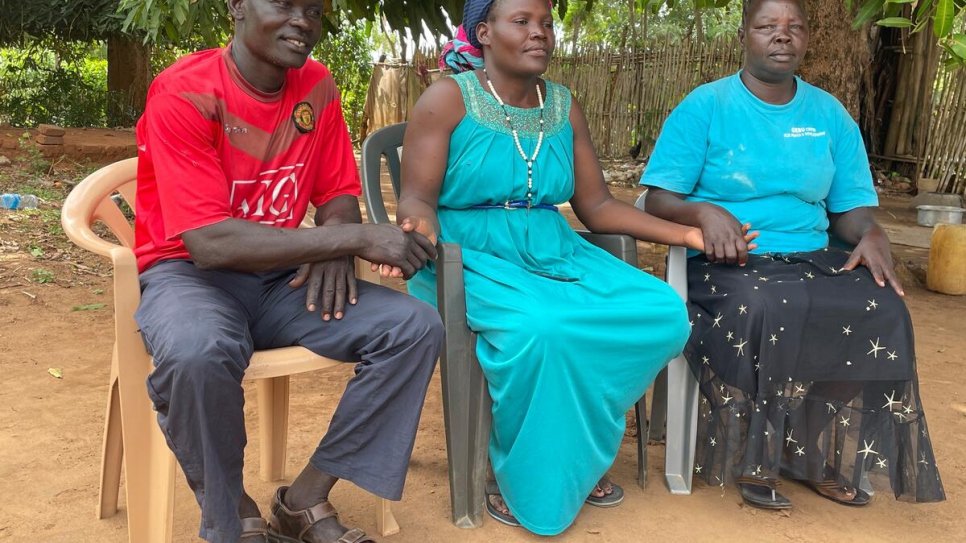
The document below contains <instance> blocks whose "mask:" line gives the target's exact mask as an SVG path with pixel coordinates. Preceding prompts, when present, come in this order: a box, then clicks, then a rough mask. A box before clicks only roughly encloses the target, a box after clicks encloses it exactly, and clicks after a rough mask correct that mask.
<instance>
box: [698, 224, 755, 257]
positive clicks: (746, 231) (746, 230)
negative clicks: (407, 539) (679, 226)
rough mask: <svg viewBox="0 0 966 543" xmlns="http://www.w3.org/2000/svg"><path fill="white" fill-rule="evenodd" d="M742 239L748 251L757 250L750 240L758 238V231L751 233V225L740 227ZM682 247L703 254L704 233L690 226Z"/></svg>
mask: <svg viewBox="0 0 966 543" xmlns="http://www.w3.org/2000/svg"><path fill="white" fill-rule="evenodd" d="M741 233H742V237H743V238H744V240H745V245H746V246H747V247H748V250H749V251H753V250H755V249H756V248H758V244H757V243H752V240H754V239H755V238H757V237H758V231H757V230H755V231H754V232H752V231H751V223H745V224H744V225H742V226H741ZM684 246H685V247H687V248H688V249H694V250H696V251H701V252H702V253H703V252H704V232H702V231H701V229H700V228H697V227H694V226H691V227H688V230H687V232H685V233H684Z"/></svg>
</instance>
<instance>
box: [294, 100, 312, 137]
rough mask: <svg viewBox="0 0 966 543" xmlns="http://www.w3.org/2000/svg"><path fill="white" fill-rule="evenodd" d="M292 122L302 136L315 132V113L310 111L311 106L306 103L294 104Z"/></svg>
mask: <svg viewBox="0 0 966 543" xmlns="http://www.w3.org/2000/svg"><path fill="white" fill-rule="evenodd" d="M292 122H294V123H295V128H298V129H299V132H301V133H303V134H306V133H308V132H311V131H313V130H315V112H314V111H312V104H310V103H308V102H299V103H298V104H295V109H294V110H293V111H292Z"/></svg>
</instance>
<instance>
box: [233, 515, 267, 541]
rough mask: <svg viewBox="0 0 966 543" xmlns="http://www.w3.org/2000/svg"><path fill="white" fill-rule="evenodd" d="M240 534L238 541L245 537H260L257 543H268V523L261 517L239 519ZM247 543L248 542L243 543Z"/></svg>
mask: <svg viewBox="0 0 966 543" xmlns="http://www.w3.org/2000/svg"><path fill="white" fill-rule="evenodd" d="M241 527H242V534H241V537H240V538H239V540H242V539H245V538H246V537H252V536H261V538H260V539H258V541H259V542H261V541H264V542H265V543H268V522H266V521H265V519H263V518H262V517H249V518H243V519H241ZM245 543H248V542H245Z"/></svg>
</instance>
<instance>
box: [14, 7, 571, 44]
mask: <svg viewBox="0 0 966 543" xmlns="http://www.w3.org/2000/svg"><path fill="white" fill-rule="evenodd" d="M0 1H6V0H0ZM323 1H324V2H325V7H326V18H325V20H324V25H325V28H324V30H325V31H326V32H328V33H330V34H335V33H336V32H338V30H339V28H340V25H341V24H342V22H343V21H347V22H349V23H355V22H357V21H363V20H364V21H376V20H378V18H379V17H385V18H386V21H387V22H388V23H389V26H390V27H391V28H393V29H394V30H404V29H411V30H412V33H413V34H414V35H419V34H420V32H421V30H422V29H423V28H424V27H425V28H427V29H429V31H430V32H433V33H437V34H446V35H450V34H451V32H452V28H451V27H450V24H451V23H450V22H448V21H447V16H448V17H449V20H452V21H458V20H460V19H462V15H463V0H427V1H422V0H419V1H417V0H378V1H373V0H323ZM555 4H556V6H557V9H558V11H559V13H560V14H561V15H562V14H564V13H566V11H567V1H566V0H559V1H558V2H555ZM118 11H119V12H120V13H121V14H123V15H124V28H125V29H135V30H139V31H144V32H145V33H146V38H145V40H146V41H149V42H157V41H158V39H159V37H161V36H162V35H166V36H167V38H168V39H170V40H171V41H174V42H177V41H179V39H181V38H184V37H186V36H190V35H201V36H203V37H204V39H205V42H206V44H207V45H209V46H215V45H219V44H220V43H221V41H220V39H221V37H222V36H225V35H229V34H230V30H229V29H230V21H229V19H228V9H227V7H226V2H225V0H120V4H119V8H118Z"/></svg>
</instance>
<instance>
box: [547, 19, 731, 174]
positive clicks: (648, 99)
mask: <svg viewBox="0 0 966 543" xmlns="http://www.w3.org/2000/svg"><path fill="white" fill-rule="evenodd" d="M740 66H741V47H740V45H739V44H738V42H737V40H736V39H735V38H734V37H731V36H722V37H720V38H718V39H716V40H714V41H712V42H706V43H696V42H694V41H685V42H681V43H673V42H671V41H670V39H664V40H660V41H652V42H650V43H648V44H647V45H646V46H645V47H643V48H642V49H637V50H634V51H628V52H621V53H611V52H610V51H607V50H604V49H599V48H598V49H588V50H583V51H578V52H576V53H575V54H573V55H568V56H559V57H555V58H554V59H553V61H552V62H551V64H550V69H549V70H548V71H547V78H548V79H550V80H551V81H555V82H557V83H560V84H562V85H565V86H567V87H569V88H570V89H571V90H572V91H573V92H574V94H575V95H576V96H577V99H578V100H580V104H581V106H582V107H583V109H584V113H585V115H586V116H587V121H588V123H589V125H590V133H591V137H592V138H593V141H594V144H595V145H596V147H597V153H598V154H599V155H600V156H602V157H620V156H626V155H627V152H628V150H629V149H630V148H631V147H632V146H633V145H634V144H635V143H637V142H642V149H641V152H642V156H646V155H647V154H649V153H650V152H651V150H652V149H653V146H654V142H655V141H656V140H657V136H658V135H659V134H660V132H661V126H662V125H663V124H664V120H665V119H666V118H667V116H668V114H670V112H671V110H672V109H674V107H675V106H676V105H677V104H678V103H679V102H680V101H681V100H682V99H684V97H685V96H686V95H687V94H688V93H689V92H691V91H692V90H694V89H695V88H696V87H697V86H699V85H701V84H703V83H707V82H709V81H714V80H715V79H718V78H721V77H724V76H726V75H730V74H733V73H735V72H736V71H737V70H738V68H739V67H740Z"/></svg>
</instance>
